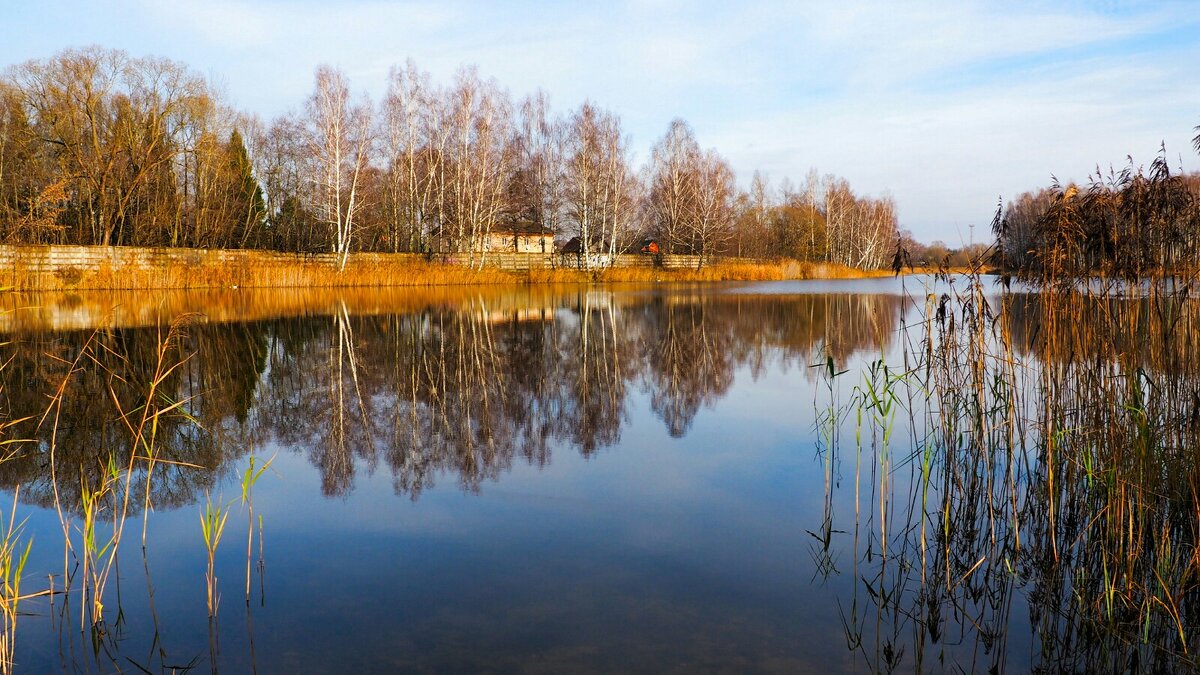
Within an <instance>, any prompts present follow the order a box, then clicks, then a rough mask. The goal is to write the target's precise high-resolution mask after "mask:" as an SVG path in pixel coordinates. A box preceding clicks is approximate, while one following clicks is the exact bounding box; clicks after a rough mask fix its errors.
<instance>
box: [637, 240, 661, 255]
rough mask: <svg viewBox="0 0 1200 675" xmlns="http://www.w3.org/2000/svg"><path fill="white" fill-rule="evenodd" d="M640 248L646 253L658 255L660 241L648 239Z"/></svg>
mask: <svg viewBox="0 0 1200 675" xmlns="http://www.w3.org/2000/svg"><path fill="white" fill-rule="evenodd" d="M640 250H641V252H642V253H646V254H648V255H658V254H659V248H658V241H656V240H654V239H647V240H645V241H643V242H642V248H641V249H640Z"/></svg>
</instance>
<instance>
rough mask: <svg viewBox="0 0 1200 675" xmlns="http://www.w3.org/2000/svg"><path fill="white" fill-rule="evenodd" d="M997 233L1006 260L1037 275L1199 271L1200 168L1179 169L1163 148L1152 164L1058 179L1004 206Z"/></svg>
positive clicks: (1031, 276)
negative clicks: (1080, 181)
mask: <svg viewBox="0 0 1200 675" xmlns="http://www.w3.org/2000/svg"><path fill="white" fill-rule="evenodd" d="M1196 144H1197V150H1198V151H1200V136H1197V138H1196ZM993 231H994V233H995V236H996V243H997V250H996V254H997V255H996V260H997V262H998V263H999V264H1000V266H1001V267H1003V268H1005V269H1007V270H1010V271H1014V272H1017V273H1018V275H1020V276H1022V277H1023V278H1026V279H1028V280H1032V281H1047V282H1054V281H1069V280H1072V279H1077V278H1080V277H1084V276H1090V275H1094V274H1105V275H1110V276H1115V277H1123V278H1128V279H1142V278H1146V277H1150V276H1158V275H1162V274H1177V273H1191V272H1195V271H1197V270H1198V269H1200V174H1196V173H1192V174H1184V173H1181V172H1177V173H1172V171H1171V168H1170V165H1169V164H1168V162H1167V154H1166V149H1165V147H1164V148H1163V149H1161V150H1160V152H1159V154H1158V156H1157V157H1156V158H1155V159H1154V161H1153V162H1151V163H1150V166H1149V167H1148V168H1147V167H1144V166H1135V165H1134V164H1133V163H1132V160H1131V161H1130V164H1129V166H1127V167H1125V168H1124V169H1122V170H1120V171H1117V170H1114V169H1110V170H1109V171H1108V172H1107V173H1106V174H1105V173H1102V172H1101V171H1100V170H1099V169H1097V170H1096V172H1094V173H1093V174H1092V175H1090V176H1089V177H1088V179H1087V181H1086V182H1084V184H1082V185H1077V184H1074V183H1070V184H1067V185H1065V186H1064V185H1061V184H1059V183H1058V181H1057V180H1055V181H1054V183H1053V184H1052V185H1051V186H1050V187H1048V188H1042V189H1039V190H1036V191H1032V192H1026V193H1023V194H1021V195H1020V196H1018V197H1017V198H1016V199H1013V200H1011V201H1009V202H1008V204H1007V205H1006V206H1005V207H1004V208H1003V209H1002V210H1000V211H998V212H997V214H996V219H995V221H994V222H993Z"/></svg>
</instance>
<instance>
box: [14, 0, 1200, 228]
mask: <svg viewBox="0 0 1200 675" xmlns="http://www.w3.org/2000/svg"><path fill="white" fill-rule="evenodd" d="M90 44H98V45H101V46H103V47H110V48H116V49H123V50H125V51H127V52H129V53H130V54H131V55H134V56H151V55H153V56H163V57H167V58H170V59H173V60H176V61H179V62H182V63H184V64H186V65H188V66H189V67H191V68H192V69H193V70H195V71H197V72H199V73H201V74H203V75H205V76H207V77H208V78H210V80H211V81H213V82H214V83H216V84H217V85H218V87H219V89H220V91H222V92H223V95H224V97H225V99H226V101H227V102H228V103H229V104H231V105H233V106H234V107H236V108H238V109H239V110H242V111H245V112H249V113H254V114H257V115H259V116H261V117H263V118H264V119H268V120H269V119H270V118H272V117H274V116H276V115H279V114H282V113H285V112H287V111H289V110H293V109H299V108H300V106H301V105H302V103H303V101H304V99H305V98H306V97H307V96H308V95H309V93H310V92H311V90H312V86H313V72H314V70H315V68H316V67H317V66H318V65H320V64H323V63H326V64H331V65H333V66H336V67H339V68H341V69H342V70H343V71H345V73H346V74H347V75H348V76H349V78H350V81H351V85H352V86H353V88H354V89H356V90H357V91H361V92H366V93H367V95H369V96H370V97H371V98H372V100H375V101H378V100H379V98H380V97H381V96H382V94H383V92H384V90H385V88H386V81H387V75H388V70H389V69H390V68H391V67H392V66H393V65H396V64H403V63H404V62H405V60H406V59H409V58H412V59H413V60H414V61H415V62H416V64H417V65H418V66H419V67H420V68H422V69H423V70H427V71H429V72H431V73H432V74H433V76H434V78H435V79H436V80H437V81H439V82H442V83H449V82H450V81H451V79H452V78H453V76H454V73H455V71H456V70H457V69H458V68H460V67H461V66H463V65H475V66H477V67H478V68H479V72H480V74H481V75H482V76H483V77H485V78H495V79H496V81H497V82H499V83H500V84H501V85H502V86H504V87H505V88H507V89H508V90H509V92H510V93H511V94H512V96H513V98H514V99H519V98H521V97H522V96H524V95H526V94H528V93H531V92H533V91H535V90H536V89H538V88H541V89H544V90H545V91H546V92H547V93H548V94H549V97H550V100H551V103H552V105H553V106H554V108H555V109H556V110H558V111H560V112H562V111H568V110H570V109H572V108H575V107H576V106H578V105H579V104H580V103H582V102H583V101H584V100H591V101H593V102H594V103H596V104H598V105H599V106H601V107H604V108H607V109H609V110H611V111H613V112H614V113H616V114H617V115H619V116H620V117H621V120H622V123H623V126H624V128H625V130H626V132H627V133H628V134H629V136H630V138H631V147H632V148H633V154H634V163H635V165H639V166H640V165H641V164H642V163H644V162H645V160H646V158H647V157H648V156H649V150H650V148H651V147H652V146H653V145H654V143H655V142H656V141H657V140H658V139H659V138H660V137H661V136H662V135H663V134H664V133H665V132H666V130H667V127H668V125H669V124H670V122H671V120H672V119H674V118H676V117H681V118H683V119H685V120H687V121H688V122H689V123H690V124H691V125H692V128H693V129H694V131H695V134H696V137H697V140H698V141H699V142H700V145H701V146H702V147H705V148H715V149H717V151H718V152H720V153H721V154H723V155H724V156H725V157H727V158H728V159H729V161H730V163H731V164H732V165H733V167H734V169H735V170H736V171H737V172H738V176H739V181H740V182H741V184H742V185H743V186H748V185H749V182H750V180H751V177H752V175H753V172H754V171H755V170H759V171H762V172H763V173H764V174H766V175H767V177H768V178H769V179H770V180H771V182H772V184H773V185H776V186H778V185H780V184H781V182H782V181H784V180H785V179H790V180H791V181H792V182H793V183H799V182H801V181H803V179H804V177H805V175H806V174H808V173H809V171H810V170H812V169H816V170H817V171H818V172H819V173H820V174H836V175H839V176H842V177H844V178H846V179H847V180H848V181H849V182H850V184H851V186H852V187H853V188H854V189H855V190H856V191H857V192H858V193H860V194H865V195H871V196H881V195H885V194H887V195H890V196H891V197H892V198H894V199H895V201H896V205H897V209H898V212H899V216H900V224H901V227H903V228H906V229H909V230H911V231H912V232H913V234H914V235H915V236H916V238H917V239H918V240H921V241H924V242H927V243H928V242H931V241H933V240H941V241H944V242H945V243H947V244H949V245H951V246H958V245H961V244H966V243H970V241H977V242H978V241H982V240H984V239H986V237H987V235H986V230H987V225H988V224H989V222H990V220H991V217H992V214H993V213H994V211H995V208H996V204H997V201H998V200H1000V199H1003V200H1005V201H1007V200H1008V199H1011V198H1013V197H1015V196H1017V195H1019V194H1020V193H1021V192H1024V191H1026V190H1031V189H1036V188H1038V187H1042V186H1046V185H1048V184H1049V183H1050V182H1051V181H1052V180H1053V179H1054V178H1057V179H1058V180H1059V181H1061V182H1062V183H1064V184H1065V183H1067V182H1070V181H1083V180H1086V179H1087V178H1088V176H1089V174H1090V173H1092V172H1094V171H1095V170H1096V169H1097V168H1099V169H1100V170H1102V171H1103V172H1107V171H1108V170H1109V169H1110V168H1116V169H1118V170H1119V169H1122V168H1124V167H1126V166H1128V165H1129V163H1130V161H1131V158H1132V161H1133V163H1134V164H1135V165H1148V164H1149V163H1150V161H1152V160H1153V159H1154V157H1155V155H1156V154H1157V153H1158V151H1159V148H1160V145H1162V144H1163V143H1165V144H1166V148H1167V154H1168V158H1169V159H1170V161H1171V166H1172V167H1173V168H1182V169H1183V170H1185V171H1196V170H1200V155H1197V153H1196V152H1195V150H1193V148H1192V143H1191V139H1192V137H1193V136H1194V135H1195V130H1194V127H1196V126H1197V125H1200V2H1169V1H1166V2H1163V1H1160V2H1120V1H1115V0H1112V1H1105V0H1093V1H1091V2H1022V1H1017V2H995V3H987V2H903V3H900V2H893V1H890V0H881V1H866V2H851V1H847V0H844V1H841V2H796V1H793V2H744V3H742V2H728V0H721V1H718V2H706V1H693V2H685V1H675V0H629V1H626V2H621V1H613V2H577V3H574V2H557V3H550V2H531V1H524V0H507V1H505V2H466V1H458V0H440V1H435V2H421V1H413V2H391V1H384V0H346V1H342V2H334V1H332V0H327V1H325V2H318V1H315V0H246V1H242V2H235V1H233V0H90V1H88V2H74V1H67V0H42V1H41V2H28V1H27V0H0V66H8V65H14V64H18V63H21V62H24V61H26V60H29V59H39V58H46V57H49V56H52V55H54V54H55V53H57V52H59V51H61V50H63V49H66V48H69V47H81V46H85V45H90ZM972 225H975V226H976V227H974V228H971V226H972Z"/></svg>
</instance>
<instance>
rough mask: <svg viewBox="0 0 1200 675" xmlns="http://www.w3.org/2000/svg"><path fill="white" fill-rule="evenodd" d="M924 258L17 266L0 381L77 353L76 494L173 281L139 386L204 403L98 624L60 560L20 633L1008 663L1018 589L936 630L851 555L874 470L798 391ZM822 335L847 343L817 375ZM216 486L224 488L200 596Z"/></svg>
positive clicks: (356, 652)
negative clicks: (297, 288)
mask: <svg viewBox="0 0 1200 675" xmlns="http://www.w3.org/2000/svg"><path fill="white" fill-rule="evenodd" d="M930 284H931V280H929V279H926V278H921V277H909V278H907V279H905V280H894V279H883V280H867V281H862V282H813V283H797V282H784V283H777V284H772V283H767V284H742V285H728V286H719V285H708V286H699V287H690V286H688V287H685V286H679V287H672V286H656V287H639V286H628V287H611V288H595V287H593V288H588V289H576V288H573V287H572V288H562V289H532V290H531V289H513V290H499V291H498V290H494V289H493V290H477V289H453V290H439V291H389V292H377V293H370V292H347V293H341V294H339V293H335V292H325V293H320V292H316V293H310V294H304V293H298V292H278V293H262V292H257V293H251V292H246V291H241V292H237V291H231V292H227V293H208V294H179V293H163V294H153V293H149V294H143V295H137V296H133V295H79V296H61V297H59V296H56V297H52V298H46V297H41V298H34V297H29V298H15V299H14V298H9V300H8V302H9V303H10V305H11V307H10V311H8V312H7V313H6V314H4V315H3V320H4V322H5V324H4V329H5V331H6V333H7V339H8V340H10V341H11V343H10V344H9V345H7V346H6V347H5V348H4V349H5V350H6V351H5V353H6V354H7V355H8V358H11V360H10V361H9V364H8V367H7V368H6V369H5V370H4V371H3V372H2V373H0V378H2V380H3V396H4V397H5V398H4V400H3V404H4V410H3V411H0V412H3V413H5V414H7V415H9V416H10V417H23V416H26V415H37V414H39V413H40V411H41V410H44V409H45V407H46V404H47V403H46V402H47V394H48V392H49V391H51V390H52V388H53V387H54V386H55V385H56V384H57V383H58V382H60V381H62V379H63V378H64V376H65V375H66V374H67V372H68V368H69V367H70V364H71V362H72V361H73V360H75V359H76V357H79V356H80V355H81V354H83V355H84V356H85V357H86V358H82V359H80V361H79V364H78V365H77V366H76V369H77V371H78V372H76V373H75V375H74V376H73V377H72V378H71V380H70V385H69V386H68V388H67V390H66V393H65V396H64V400H63V406H62V409H61V412H60V414H59V419H58V430H57V436H56V437H55V438H54V441H55V443H56V444H57V446H56V452H57V453H58V458H59V459H58V461H59V466H61V467H64V469H63V470H62V471H63V472H64V473H65V474H66V475H65V476H59V492H60V498H61V499H62V500H63V502H64V503H67V504H71V503H76V504H77V503H78V494H79V487H78V486H79V485H80V484H81V481H87V480H93V481H94V480H95V479H96V476H97V475H98V474H99V458H100V457H102V456H106V455H107V454H109V453H115V454H117V455H118V456H127V453H128V444H129V442H128V433H127V432H124V431H123V428H122V426H121V424H120V423H119V421H118V415H117V405H116V404H115V403H114V400H115V401H117V402H119V403H120V404H121V407H122V408H123V409H125V410H136V409H137V408H138V406H139V405H140V402H141V401H142V398H141V397H143V396H144V395H143V394H142V393H140V392H144V391H145V387H146V384H147V382H149V380H150V379H151V377H152V375H151V374H152V373H153V371H154V367H155V363H156V356H157V348H158V344H159V342H160V339H161V337H162V336H163V334H164V332H165V329H164V327H163V326H164V325H165V323H167V322H169V321H170V320H171V319H172V318H173V317H175V316H177V315H182V314H186V313H195V314H192V318H191V320H190V323H189V324H188V325H187V327H186V328H185V330H184V335H183V337H182V339H181V340H180V341H179V343H178V345H177V347H176V348H175V349H173V350H170V351H169V354H168V356H169V357H170V358H172V359H174V360H176V361H178V360H181V359H184V358H185V357H186V360H185V361H183V365H182V366H180V367H179V368H178V369H177V370H175V371H173V372H172V373H171V374H170V375H169V377H168V378H167V379H166V380H165V383H164V385H163V387H164V390H165V391H166V393H167V394H168V395H169V396H170V397H171V399H172V400H180V401H185V403H184V408H183V409H184V410H186V411H187V412H188V413H189V414H190V415H191V416H192V417H193V418H194V423H192V422H189V421H188V420H186V419H183V418H182V417H175V418H172V419H170V420H167V421H165V422H164V424H163V428H162V429H160V431H159V439H160V441H161V445H162V446H163V447H164V448H165V449H166V450H165V451H166V452H167V453H168V454H169V456H170V458H171V459H172V460H173V461H176V462H180V463H181V464H176V465H161V466H159V467H158V468H157V469H156V470H155V474H154V475H153V479H152V482H151V503H152V505H153V509H152V512H151V513H150V514H149V515H148V518H147V519H146V525H147V534H146V542H147V548H146V551H145V555H144V556H143V551H142V547H141V541H140V538H141V528H142V519H143V516H142V513H141V510H140V507H139V508H137V509H136V510H135V511H136V512H135V513H134V514H133V515H131V516H130V521H129V522H130V523H131V524H130V525H128V526H127V529H128V531H127V532H126V533H125V535H124V537H125V538H124V541H123V543H122V547H121V550H120V555H119V567H118V569H117V573H116V575H117V576H119V581H114V582H110V588H109V590H108V600H107V602H106V603H105V607H106V611H105V616H106V622H105V626H104V629H105V630H104V634H103V635H102V636H100V638H99V639H98V641H93V638H92V636H91V635H89V634H88V633H87V632H82V633H81V632H80V630H79V628H78V623H79V618H78V615H79V610H80V597H79V596H78V592H77V591H72V593H71V594H68V595H65V596H63V595H60V596H57V597H55V599H54V600H53V602H50V601H49V600H46V599H44V598H43V599H38V600H35V601H30V602H28V603H27V604H26V605H25V606H24V608H25V609H26V610H27V611H28V612H29V615H27V616H22V617H21V618H20V623H19V630H18V643H17V645H18V646H17V656H16V660H17V663H18V664H19V666H20V668H21V669H23V670H25V671H26V672H36V671H47V670H59V669H67V670H77V671H84V672H90V671H96V672H112V671H116V670H124V671H126V672H141V671H140V669H145V670H146V671H149V672H160V671H169V670H170V669H171V668H178V667H189V666H190V667H192V668H194V669H195V670H197V671H200V670H209V669H213V670H216V669H220V670H224V671H226V672H249V671H251V670H254V669H256V670H257V671H258V672H372V671H374V672H390V671H416V672H453V671H485V672H502V671H527V672H555V673H559V672H588V671H607V672H613V671H617V672H629V671H639V672H696V671H729V672H742V671H773V672H806V671H819V672H862V671H864V670H867V669H874V668H875V667H876V666H877V665H878V664H879V663H880V662H890V661H895V662H896V663H897V664H901V666H900V668H899V669H900V670H907V669H910V668H912V667H913V665H912V664H913V661H912V657H913V654H914V653H915V652H916V651H917V650H918V647H917V646H915V645H917V644H920V645H921V646H920V647H919V649H922V650H924V653H925V657H924V659H925V662H926V663H927V664H929V663H932V664H934V665H933V666H932V667H933V668H934V669H941V668H943V667H945V668H947V669H949V668H951V667H956V668H957V667H961V668H963V669H965V670H968V671H970V670H986V669H987V668H988V667H990V666H992V665H993V664H997V663H998V664H1000V667H1001V669H1011V670H1026V669H1028V668H1030V667H1031V664H1032V663H1033V662H1034V661H1036V658H1035V655H1034V654H1033V648H1032V647H1031V644H1032V637H1031V632H1030V629H1029V619H1028V613H1027V610H1025V609H1024V604H1023V603H1024V600H1023V599H1022V596H1021V594H1019V593H1017V594H1014V595H1013V596H1012V597H1008V598H1006V599H1004V600H1003V604H1004V608H1003V609H1002V611H1003V613H1004V614H1003V616H1007V617H1010V620H1011V626H1012V628H1014V630H1011V631H1010V633H1009V635H1007V636H1005V637H1003V638H1002V639H1000V640H995V639H991V638H988V639H981V637H980V636H979V634H978V633H977V632H975V631H973V630H971V629H970V625H969V622H968V621H964V620H963V618H962V617H957V618H955V617H948V618H947V620H946V622H945V627H944V629H943V634H942V635H941V636H940V637H939V639H937V640H933V641H932V642H931V641H929V640H928V639H923V638H921V636H920V633H921V632H922V630H921V629H920V628H919V627H916V625H915V623H914V622H913V621H912V620H910V619H909V618H906V617H904V616H902V615H899V614H895V613H893V612H892V610H887V611H883V610H881V609H880V607H881V606H883V605H884V604H886V603H880V602H878V599H877V598H875V597H874V596H873V595H872V594H871V592H869V589H870V587H871V586H872V584H873V582H872V579H873V578H874V575H877V574H891V573H892V572H888V571H887V570H886V569H885V570H883V571H882V572H880V571H879V570H878V569H876V567H877V566H878V563H879V558H880V556H879V552H878V550H872V544H871V536H870V534H869V533H870V532H871V531H872V529H873V528H877V525H878V524H877V523H874V521H873V520H872V518H873V517H872V516H871V515H869V513H870V511H871V505H872V504H875V503H877V502H875V501H873V500H874V499H875V498H874V496H873V495H872V494H871V493H870V491H869V488H868V487H867V486H866V485H864V486H862V490H863V491H864V493H863V494H861V495H859V496H858V498H857V499H858V502H857V503H858V504H859V506H860V509H861V510H862V511H864V512H865V513H864V515H861V516H859V517H858V518H857V520H856V516H855V505H856V496H855V487H856V485H855V483H856V481H855V479H854V476H855V467H854V465H853V462H854V459H853V458H852V457H850V458H847V457H846V456H845V455H844V454H843V455H842V456H841V457H839V458H836V459H832V460H831V458H830V454H829V452H828V442H827V441H826V440H823V439H822V434H823V433H824V432H823V431H822V425H821V423H820V420H821V419H822V416H823V415H826V414H827V413H828V411H829V410H830V408H831V404H833V403H836V402H837V401H838V400H840V399H844V398H845V397H847V396H849V392H850V390H851V388H852V387H853V386H855V385H860V384H861V383H862V377H863V376H862V373H863V372H864V371H865V370H866V369H867V368H868V366H869V364H870V363H871V362H874V361H876V360H879V359H883V360H885V361H886V362H888V363H891V364H897V365H899V364H902V363H903V361H904V359H905V354H904V352H905V344H906V341H905V340H904V339H901V337H900V336H901V335H902V331H901V328H902V326H903V325H905V324H906V323H914V322H916V321H918V320H919V313H920V312H923V311H925V308H926V297H927V294H928V293H929V292H930V291H931V290H935V291H940V290H941V289H933V288H932V287H931V286H930ZM239 317H240V319H241V320H239ZM830 358H832V359H833V361H834V363H835V364H836V367H837V369H838V370H842V369H845V370H847V371H849V372H848V373H847V374H846V375H844V376H841V377H838V378H835V379H834V380H833V382H832V384H831V383H830V381H828V380H827V379H826V378H825V377H823V376H822V373H824V372H826V370H827V364H828V360H829V359H830ZM814 365H815V366H817V367H814ZM51 427H52V424H51V423H50V422H46V423H43V424H42V425H41V426H40V427H35V426H34V425H33V422H32V421H31V422H28V423H25V424H23V425H20V426H19V427H17V428H16V430H14V431H13V432H11V433H9V437H22V438H34V439H37V440H38V441H39V444H38V445H37V447H33V446H23V447H24V449H23V450H22V452H21V454H20V455H19V456H18V457H16V458H15V459H12V460H10V461H8V462H6V463H4V464H0V481H2V484H3V486H4V487H5V488H6V490H7V493H6V494H7V495H9V499H10V500H11V495H12V494H13V491H14V490H15V489H16V488H17V487H18V486H19V496H18V504H17V513H18V518H28V520H27V523H26V526H25V532H26V534H29V535H32V536H33V542H34V543H33V553H32V555H31V558H30V561H29V563H28V565H27V567H26V588H28V589H33V590H37V589H40V588H45V587H47V586H48V585H49V584H50V581H49V580H48V577H47V575H55V578H54V584H55V585H56V586H57V587H61V586H62V584H63V580H62V575H63V572H64V562H63V558H64V553H63V543H62V541H63V535H62V530H61V526H60V521H59V518H58V516H57V515H56V512H55V509H54V506H53V505H54V490H53V487H52V484H51V480H50V476H49V471H48V465H49V462H48V448H49V444H50V441H51ZM122 453H126V454H125V455H122ZM252 454H253V455H255V456H256V457H258V458H260V459H265V458H269V457H274V463H273V464H272V466H271V468H270V470H269V471H268V472H267V473H266V474H265V475H264V476H263V478H262V479H261V480H260V481H259V483H258V484H257V485H256V487H255V488H254V508H255V513H256V514H258V515H261V516H262V518H263V542H262V548H263V560H264V563H265V564H264V568H263V573H261V574H260V573H259V572H258V571H256V572H255V573H254V578H253V583H252V586H253V590H252V593H251V602H250V603H249V606H247V602H246V600H245V591H244V584H245V569H246V536H247V513H246V510H245V509H244V507H243V506H242V505H241V504H240V503H239V502H238V501H237V500H238V497H239V495H240V488H239V485H238V480H239V477H240V474H241V472H242V471H244V470H245V468H246V466H247V465H248V462H249V458H250V456H251V455H252ZM896 473H897V476H899V478H898V480H904V476H906V475H908V473H909V469H898V470H897V471H896ZM139 480H141V479H139ZM206 495H210V496H211V498H212V499H213V500H214V501H216V502H218V503H231V507H230V508H231V511H232V513H231V516H230V520H229V522H228V526H227V529H226V532H225V536H224V539H223V540H222V542H221V545H220V547H219V548H218V551H217V557H216V569H217V575H218V587H219V590H220V593H221V602H220V606H219V613H218V619H217V621H216V622H215V623H213V624H210V622H209V620H208V616H207V611H206V605H205V577H204V572H205V552H204V545H203V542H202V538H201V529H200V522H199V520H200V518H199V513H200V511H201V509H202V506H203V503H204V501H205V498H206ZM9 504H11V501H9V502H7V503H4V506H3V511H4V513H5V514H7V513H8V511H9V510H10V507H9ZM65 508H66V510H67V511H68V512H69V513H70V512H72V507H70V506H67V507H65ZM76 510H77V507H76ZM109 515H111V514H109ZM70 518H72V522H74V523H76V524H77V523H78V516H77V515H74V514H73V513H71V514H70ZM856 522H858V523H860V525H861V528H856V527H855V524H856ZM257 547H258V543H257V541H256V543H255V552H254V554H253V558H254V559H255V560H256V561H257V559H258V552H257ZM66 567H67V570H66V571H67V572H68V573H72V572H73V570H75V565H74V562H69V563H68V564H67V566H66ZM896 592H897V593H902V594H903V593H910V594H911V593H915V592H916V589H914V588H906V587H904V586H903V585H898V588H897V590H896ZM1023 615H1024V616H1023ZM964 623H965V624H967V627H966V628H964V627H963V624H964ZM64 626H65V627H64ZM885 650H886V651H887V659H888V660H887V661H884V659H882V658H881V655H882V654H884V651H885ZM926 667H929V666H928V665H927V666H926Z"/></svg>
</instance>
